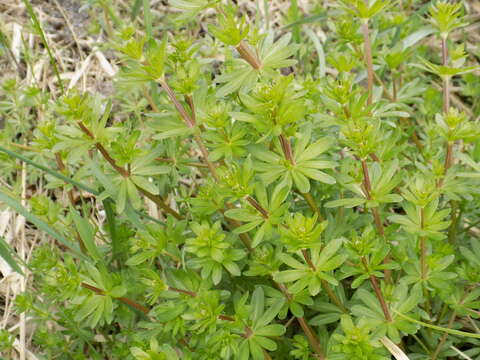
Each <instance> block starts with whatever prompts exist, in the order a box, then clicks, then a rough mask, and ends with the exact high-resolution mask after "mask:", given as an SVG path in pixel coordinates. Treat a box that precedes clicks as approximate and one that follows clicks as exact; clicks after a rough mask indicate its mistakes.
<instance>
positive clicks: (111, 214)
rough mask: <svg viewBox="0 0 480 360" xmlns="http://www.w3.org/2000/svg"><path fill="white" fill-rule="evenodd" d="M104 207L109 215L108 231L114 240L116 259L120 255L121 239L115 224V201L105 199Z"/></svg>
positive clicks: (113, 249)
mask: <svg viewBox="0 0 480 360" xmlns="http://www.w3.org/2000/svg"><path fill="white" fill-rule="evenodd" d="M103 208H104V209H105V214H106V215H107V226H108V231H109V232H110V239H111V241H112V256H113V260H116V259H117V257H118V255H119V249H120V244H119V241H120V239H119V238H118V236H117V229H116V224H115V212H114V210H113V202H112V200H111V199H105V200H103Z"/></svg>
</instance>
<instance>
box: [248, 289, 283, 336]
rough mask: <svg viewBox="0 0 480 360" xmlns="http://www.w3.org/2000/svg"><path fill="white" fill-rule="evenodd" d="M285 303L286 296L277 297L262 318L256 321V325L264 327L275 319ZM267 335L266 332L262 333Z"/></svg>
mask: <svg viewBox="0 0 480 360" xmlns="http://www.w3.org/2000/svg"><path fill="white" fill-rule="evenodd" d="M284 304H285V299H284V298H279V299H277V300H276V301H275V302H274V303H273V304H272V305H271V306H270V307H269V308H268V309H267V310H266V311H265V312H264V314H263V315H262V317H261V318H260V319H258V321H257V322H256V323H255V327H256V328H257V327H263V326H265V325H267V324H270V323H271V322H272V321H273V319H275V317H276V316H277V315H278V313H279V312H280V310H281V309H282V307H283V305H284ZM260 335H265V334H260ZM265 336H277V335H265Z"/></svg>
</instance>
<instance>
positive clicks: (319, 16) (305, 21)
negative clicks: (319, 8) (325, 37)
mask: <svg viewBox="0 0 480 360" xmlns="http://www.w3.org/2000/svg"><path fill="white" fill-rule="evenodd" d="M325 17H326V16H325V14H323V13H321V14H314V15H311V16H307V17H304V18H301V19H300V20H298V21H295V22H292V23H290V24H288V25H285V26H284V27H283V28H282V29H283V30H288V29H291V28H293V27H295V26H297V25H303V24H309V23H312V22H315V21H317V20H321V19H323V18H325Z"/></svg>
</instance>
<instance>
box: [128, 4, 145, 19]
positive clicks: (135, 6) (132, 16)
mask: <svg viewBox="0 0 480 360" xmlns="http://www.w3.org/2000/svg"><path fill="white" fill-rule="evenodd" d="M142 1H143V0H135V3H134V4H133V6H132V13H131V14H130V19H132V20H135V18H136V17H137V16H138V13H139V12H140V7H141V6H142Z"/></svg>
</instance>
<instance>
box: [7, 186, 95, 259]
mask: <svg viewBox="0 0 480 360" xmlns="http://www.w3.org/2000/svg"><path fill="white" fill-rule="evenodd" d="M0 202H3V203H4V204H6V205H7V206H9V207H11V208H12V209H14V210H15V211H16V212H17V213H19V214H20V215H22V216H24V217H25V219H27V220H28V221H29V222H31V223H32V224H35V226H36V227H37V228H39V229H40V230H42V231H44V232H46V233H47V234H48V235H50V236H51V237H53V238H54V239H56V240H57V241H58V242H59V243H61V244H63V245H65V246H66V247H68V248H69V249H71V250H72V251H73V253H74V254H75V255H76V256H78V257H80V258H82V259H86V257H85V255H83V254H82V253H81V251H80V249H79V248H78V246H77V245H76V244H74V243H73V242H71V241H69V240H67V239H66V238H65V237H64V236H63V235H62V234H60V233H58V232H57V231H56V230H55V229H53V228H52V227H51V226H50V225H48V224H47V223H46V222H45V221H43V220H42V219H40V218H38V217H37V216H35V215H33V214H32V213H31V212H29V211H28V210H27V209H26V208H24V207H23V206H22V204H20V203H19V202H18V201H17V200H15V199H14V198H12V197H10V196H8V195H7V194H5V193H4V192H2V191H0Z"/></svg>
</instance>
